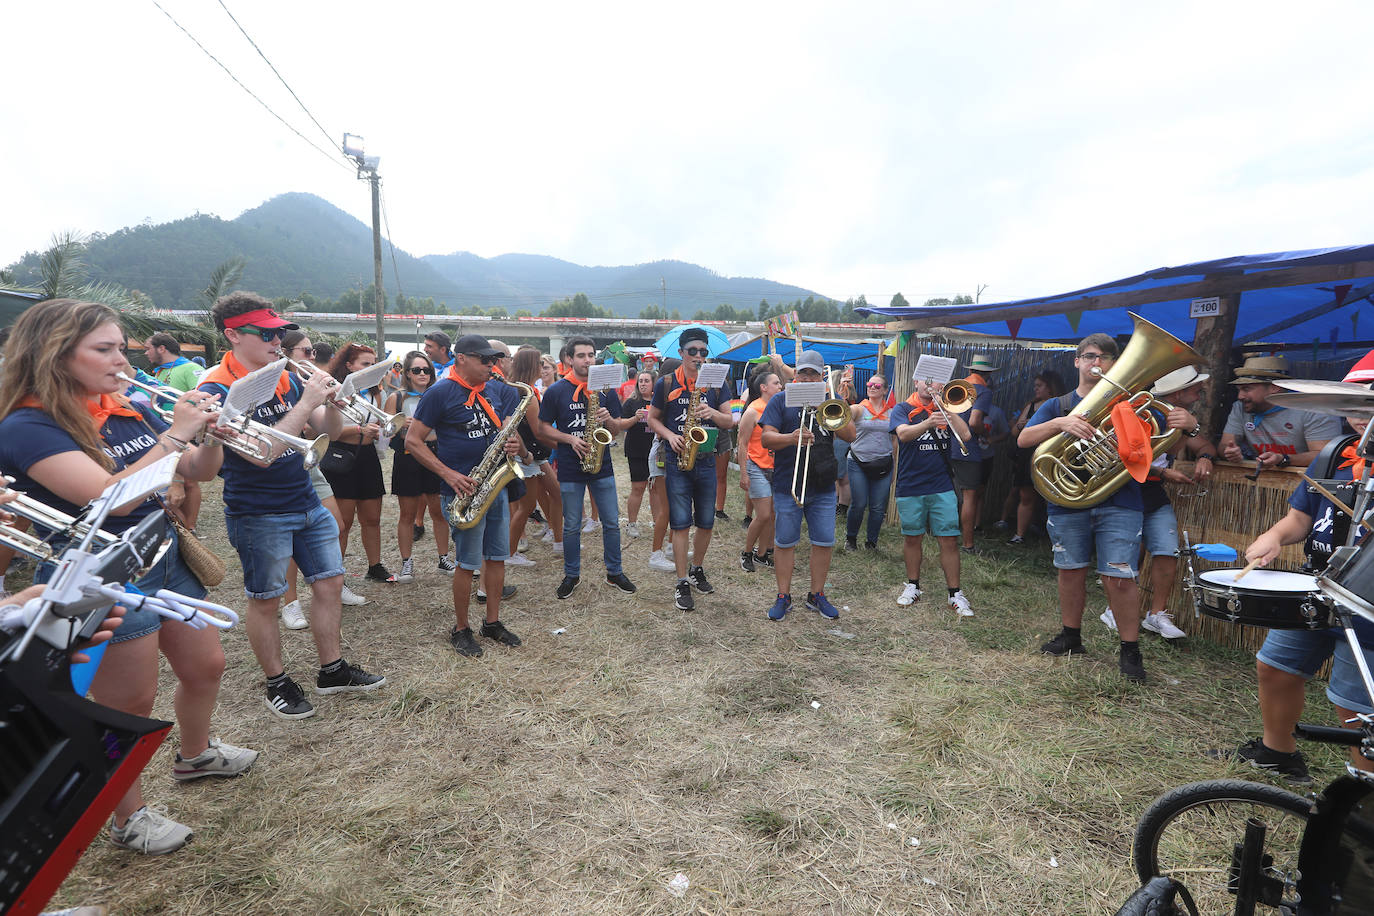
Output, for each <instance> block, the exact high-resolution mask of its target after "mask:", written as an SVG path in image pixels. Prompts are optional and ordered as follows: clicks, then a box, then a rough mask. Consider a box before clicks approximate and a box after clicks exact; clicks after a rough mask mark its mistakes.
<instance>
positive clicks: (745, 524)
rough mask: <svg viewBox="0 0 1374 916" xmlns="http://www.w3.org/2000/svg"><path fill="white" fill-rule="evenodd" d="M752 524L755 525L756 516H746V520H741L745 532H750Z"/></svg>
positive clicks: (740, 524)
mask: <svg viewBox="0 0 1374 916" xmlns="http://www.w3.org/2000/svg"><path fill="white" fill-rule="evenodd" d="M752 524H754V516H752V515H746V516H745V517H744V518H742V519H740V523H739V526H740V527H741V528H743V529H744V530H745V531H748V530H749V526H750V525H752Z"/></svg>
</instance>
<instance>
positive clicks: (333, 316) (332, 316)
mask: <svg viewBox="0 0 1374 916" xmlns="http://www.w3.org/2000/svg"><path fill="white" fill-rule="evenodd" d="M159 311H161V312H162V313H163V314H167V315H174V316H177V317H180V318H183V319H186V320H191V321H194V320H196V319H199V318H203V317H204V313H203V312H196V311H181V310H171V309H160V310H159ZM286 317H288V318H290V319H291V320H293V321H297V322H299V323H300V324H302V325H307V326H309V327H310V328H312V329H314V330H317V331H321V332H323V333H326V334H339V335H349V334H353V333H356V332H358V331H362V332H363V333H365V334H371V335H374V336H375V334H376V330H377V316H376V315H375V314H372V313H364V314H352V313H344V312H291V313H290V314H289V315H287V316H286ZM382 322H383V325H382V326H383V328H384V330H385V331H386V339H387V340H390V341H393V342H394V341H403V340H404V341H408V340H414V341H415V342H416V345H417V348H418V344H419V342H420V341H421V340H423V339H424V336H425V335H426V334H428V333H429V332H431V331H438V330H443V329H446V328H447V329H451V328H455V327H456V328H457V329H458V334H459V335H462V334H481V335H482V336H483V337H495V338H497V339H499V340H508V339H521V340H526V339H529V338H537V339H541V340H547V341H548V342H549V345H548V349H547V350H546V351H545V352H548V353H557V352H558V351H559V350H560V349H562V347H563V342H564V341H565V340H567V339H568V338H569V337H572V336H574V335H576V334H585V335H586V336H588V337H591V338H592V339H593V340H595V341H596V342H597V345H598V346H603V345H605V344H607V343H609V342H611V341H614V340H623V341H625V343H626V344H628V345H629V346H632V347H647V346H650V345H652V344H653V343H655V342H656V341H657V340H658V339H659V338H660V337H662V336H663V335H664V334H666V333H668V332H669V331H671V330H672V329H673V328H675V327H682V326H684V325H689V324H710V325H711V326H713V327H717V328H719V329H720V330H722V331H724V332H725V333H726V335H732V334H738V333H740V332H741V331H743V332H747V333H749V334H751V335H758V334H762V333H763V322H762V321H719V322H716V321H711V322H697V321H687V320H659V319H655V318H540V317H533V318H485V317H478V316H473V315H383V316H382ZM801 329H802V334H803V335H805V336H808V337H833V338H837V339H842V340H859V339H863V338H868V337H874V336H877V337H882V336H885V335H886V331H885V330H884V327H883V325H881V324H845V323H838V322H830V323H826V322H821V323H804V324H802V326H801ZM446 333H448V332H447V331H446Z"/></svg>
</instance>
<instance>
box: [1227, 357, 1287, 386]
mask: <svg viewBox="0 0 1374 916" xmlns="http://www.w3.org/2000/svg"><path fill="white" fill-rule="evenodd" d="M1279 378H1292V374H1291V373H1290V372H1289V370H1288V360H1286V359H1284V358H1283V357H1282V356H1248V357H1246V359H1245V362H1244V363H1242V364H1241V365H1240V368H1238V369H1236V377H1235V378H1234V379H1232V380H1231V384H1232V385H1264V384H1268V383H1269V382H1272V381H1273V380H1274V379H1279Z"/></svg>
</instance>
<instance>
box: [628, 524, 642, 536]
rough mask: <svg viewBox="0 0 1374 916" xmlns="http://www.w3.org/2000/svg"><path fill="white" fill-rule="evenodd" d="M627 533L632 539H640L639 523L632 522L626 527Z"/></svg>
mask: <svg viewBox="0 0 1374 916" xmlns="http://www.w3.org/2000/svg"><path fill="white" fill-rule="evenodd" d="M625 533H626V534H628V535H629V536H630V537H632V538H637V537H639V522H630V523H629V524H628V525H626V526H625Z"/></svg>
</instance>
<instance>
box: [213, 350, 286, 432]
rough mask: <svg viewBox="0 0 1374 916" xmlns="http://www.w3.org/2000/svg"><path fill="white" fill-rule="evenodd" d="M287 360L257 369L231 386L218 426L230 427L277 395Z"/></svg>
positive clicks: (225, 398) (221, 410) (283, 359)
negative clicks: (235, 421)
mask: <svg viewBox="0 0 1374 916" xmlns="http://www.w3.org/2000/svg"><path fill="white" fill-rule="evenodd" d="M285 368H286V359H285V358H284V357H283V358H282V359H279V360H277V361H276V362H272V363H268V364H267V365H265V366H263V367H262V368H261V369H256V370H254V371H252V372H250V373H248V374H247V375H245V376H244V377H243V378H241V379H239V380H237V381H236V382H234V384H232V385H230V386H229V393H228V394H226V395H225V396H224V406H223V407H222V408H221V409H220V414H219V422H218V423H217V424H216V425H217V426H221V427H224V426H228V425H229V424H230V423H232V422H233V421H234V420H236V419H238V418H239V417H241V416H243V415H244V414H246V413H249V412H250V411H252V410H253V409H254V408H255V407H257V406H258V405H259V404H262V403H264V402H266V401H268V400H269V399H271V397H272V396H273V395H274V394H276V391H277V384H278V383H279V382H280V381H281V374H282V370H284V369H285Z"/></svg>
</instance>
